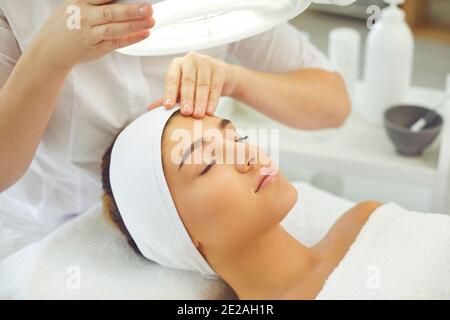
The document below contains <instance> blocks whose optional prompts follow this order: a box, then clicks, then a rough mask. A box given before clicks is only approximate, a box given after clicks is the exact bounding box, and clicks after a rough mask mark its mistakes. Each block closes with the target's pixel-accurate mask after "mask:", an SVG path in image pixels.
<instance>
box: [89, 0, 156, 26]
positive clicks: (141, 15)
mask: <svg viewBox="0 0 450 320" xmlns="http://www.w3.org/2000/svg"><path fill="white" fill-rule="evenodd" d="M152 15H153V9H152V6H151V5H149V4H148V3H137V4H123V3H118V4H111V5H105V6H98V7H94V8H93V10H92V14H91V15H90V16H91V20H90V23H91V25H92V26H97V25H101V24H107V23H112V22H124V21H131V20H139V19H146V18H151V17H152Z"/></svg>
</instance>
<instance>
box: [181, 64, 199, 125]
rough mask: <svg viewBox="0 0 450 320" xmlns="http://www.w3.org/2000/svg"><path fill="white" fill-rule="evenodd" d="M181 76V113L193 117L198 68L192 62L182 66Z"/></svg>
mask: <svg viewBox="0 0 450 320" xmlns="http://www.w3.org/2000/svg"><path fill="white" fill-rule="evenodd" d="M181 68H182V75H181V90H180V91H181V97H180V101H181V113H182V114H183V115H185V116H191V115H192V113H193V112H194V109H193V108H194V98H195V83H196V82H197V68H196V66H195V64H194V63H193V62H192V61H187V62H185V63H183V65H182V67H181Z"/></svg>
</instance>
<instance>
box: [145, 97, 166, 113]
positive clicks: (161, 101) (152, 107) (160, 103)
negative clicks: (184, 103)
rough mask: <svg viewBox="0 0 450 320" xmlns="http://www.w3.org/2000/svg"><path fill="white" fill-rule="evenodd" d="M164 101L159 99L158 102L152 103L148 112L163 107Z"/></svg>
mask: <svg viewBox="0 0 450 320" xmlns="http://www.w3.org/2000/svg"><path fill="white" fill-rule="evenodd" d="M163 101H164V100H163V98H161V99H158V100H156V101H154V102H152V103H150V104H149V106H148V109H147V110H149V111H150V110H153V109H156V108H158V107H161V106H162V105H163Z"/></svg>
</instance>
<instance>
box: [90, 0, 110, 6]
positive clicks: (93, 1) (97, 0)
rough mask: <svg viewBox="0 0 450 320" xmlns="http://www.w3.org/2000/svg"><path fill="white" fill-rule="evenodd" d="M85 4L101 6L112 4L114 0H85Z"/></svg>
mask: <svg viewBox="0 0 450 320" xmlns="http://www.w3.org/2000/svg"><path fill="white" fill-rule="evenodd" d="M85 1H86V2H87V3H90V4H93V5H96V6H98V5H101V4H107V3H111V2H114V1H115V0H85Z"/></svg>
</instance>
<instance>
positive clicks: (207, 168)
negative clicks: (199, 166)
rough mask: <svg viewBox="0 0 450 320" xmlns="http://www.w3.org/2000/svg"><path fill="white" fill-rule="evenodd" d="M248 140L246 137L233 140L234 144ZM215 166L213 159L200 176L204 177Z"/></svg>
mask: <svg viewBox="0 0 450 320" xmlns="http://www.w3.org/2000/svg"><path fill="white" fill-rule="evenodd" d="M247 139H248V136H245V137H239V138H237V139H235V140H234V142H242V141H245V140H247ZM215 164H216V160H215V159H214V160H213V161H211V163H210V164H208V165H207V166H206V168H205V169H204V170H203V171H202V172H201V173H200V175H201V176H202V175H204V174H205V173H207V172H208V171H209V170H211V168H212V167H213V166H214V165H215Z"/></svg>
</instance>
